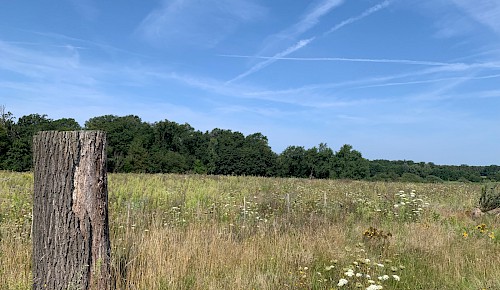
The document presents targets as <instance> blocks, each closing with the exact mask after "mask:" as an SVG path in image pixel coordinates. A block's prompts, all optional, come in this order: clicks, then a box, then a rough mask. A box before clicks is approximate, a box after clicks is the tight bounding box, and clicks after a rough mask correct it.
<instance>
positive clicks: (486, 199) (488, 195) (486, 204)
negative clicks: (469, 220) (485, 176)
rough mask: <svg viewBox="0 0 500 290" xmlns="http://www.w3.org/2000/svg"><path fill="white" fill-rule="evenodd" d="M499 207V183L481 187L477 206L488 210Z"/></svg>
mask: <svg viewBox="0 0 500 290" xmlns="http://www.w3.org/2000/svg"><path fill="white" fill-rule="evenodd" d="M499 207H500V184H498V183H497V184H488V185H485V186H483V188H482V189H481V197H480V198H479V208H480V209H481V210H482V211H489V210H492V209H495V208H499Z"/></svg>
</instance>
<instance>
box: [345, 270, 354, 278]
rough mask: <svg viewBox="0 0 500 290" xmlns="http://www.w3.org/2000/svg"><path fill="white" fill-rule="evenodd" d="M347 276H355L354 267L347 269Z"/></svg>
mask: <svg viewBox="0 0 500 290" xmlns="http://www.w3.org/2000/svg"><path fill="white" fill-rule="evenodd" d="M344 275H346V276H347V277H352V276H354V271H353V270H352V269H349V270H347V272H345V273H344Z"/></svg>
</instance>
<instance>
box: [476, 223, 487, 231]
mask: <svg viewBox="0 0 500 290" xmlns="http://www.w3.org/2000/svg"><path fill="white" fill-rule="evenodd" d="M476 229H478V230H479V231H480V232H481V233H484V232H485V231H486V224H480V225H477V226H476Z"/></svg>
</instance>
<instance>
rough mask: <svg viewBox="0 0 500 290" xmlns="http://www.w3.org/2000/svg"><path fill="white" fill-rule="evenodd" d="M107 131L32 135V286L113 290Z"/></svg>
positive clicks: (50, 132)
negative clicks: (33, 183)
mask: <svg viewBox="0 0 500 290" xmlns="http://www.w3.org/2000/svg"><path fill="white" fill-rule="evenodd" d="M105 149H106V135H105V133H104V132H100V131H74V132H56V131H46V132H40V133H38V134H37V135H35V137H34V138H33V157H34V179H35V180H34V181H35V185H34V197H33V289H64V290H69V289H83V290H86V289H99V290H101V289H110V286H111V274H110V273H111V271H110V242H109V224H108V189H107V175H106V152H105Z"/></svg>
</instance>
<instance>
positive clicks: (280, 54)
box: [227, 38, 314, 84]
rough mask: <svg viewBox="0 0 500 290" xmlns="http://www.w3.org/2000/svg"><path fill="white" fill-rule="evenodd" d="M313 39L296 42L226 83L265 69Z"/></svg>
mask: <svg viewBox="0 0 500 290" xmlns="http://www.w3.org/2000/svg"><path fill="white" fill-rule="evenodd" d="M313 40H314V38H309V39H302V40H300V41H299V42H297V43H296V44H295V45H293V46H290V47H288V48H287V49H285V50H284V51H281V52H278V53H277V54H276V55H274V56H273V57H270V58H269V59H266V60H265V61H262V62H259V63H258V64H256V65H254V66H253V67H251V68H250V69H249V70H247V71H245V72H244V73H242V74H239V75H238V76H236V77H235V78H233V79H231V80H230V81H228V82H227V83H228V84H229V83H232V82H234V81H237V80H240V79H242V78H244V77H246V76H249V75H251V74H253V73H255V72H257V71H259V70H261V69H263V68H265V67H266V66H268V65H270V64H272V63H274V62H276V61H277V60H278V59H280V58H282V57H285V56H287V55H289V54H291V53H293V52H294V51H296V50H299V49H301V48H302V47H304V46H306V45H308V44H309V43H310V42H311V41H313Z"/></svg>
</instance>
